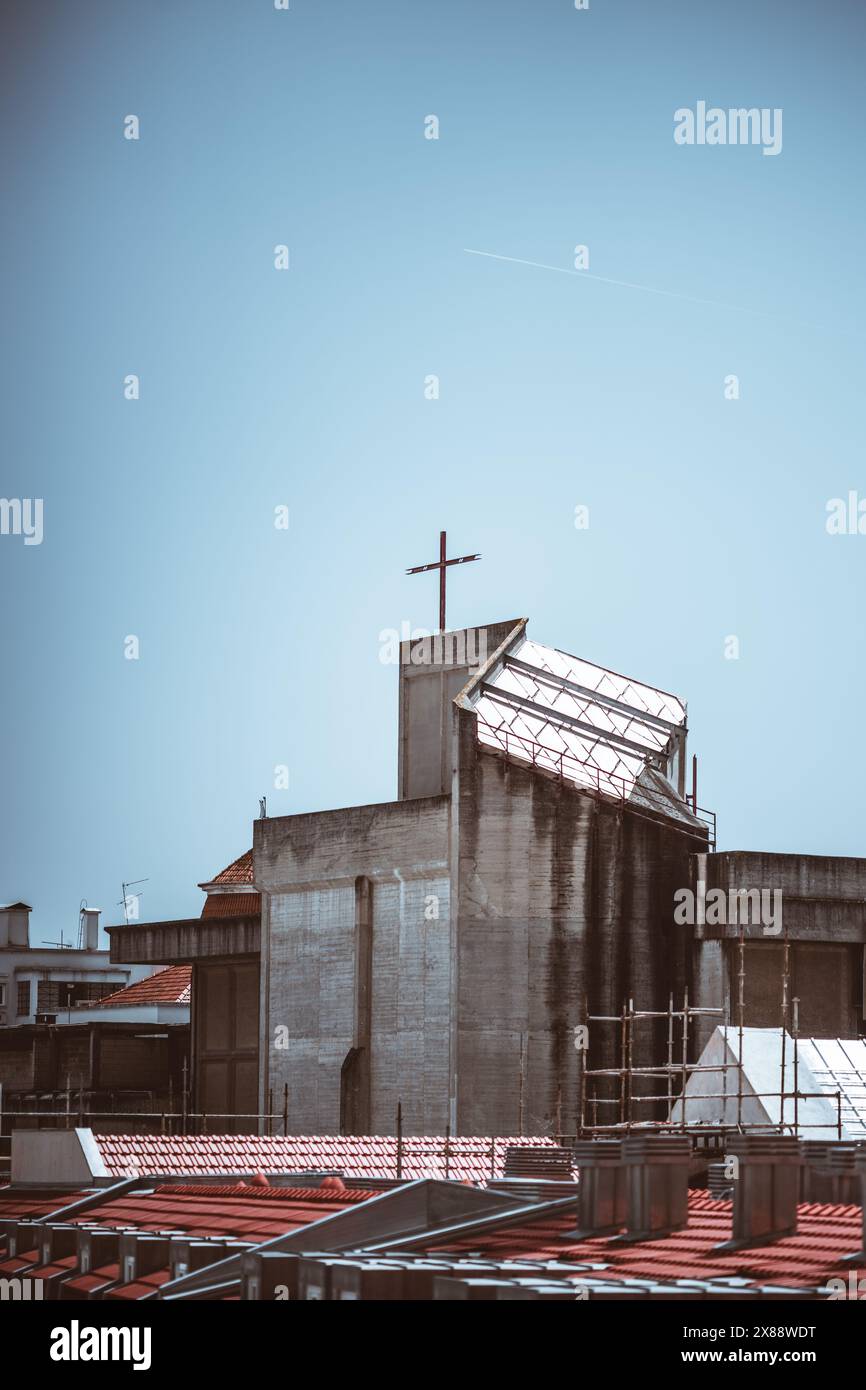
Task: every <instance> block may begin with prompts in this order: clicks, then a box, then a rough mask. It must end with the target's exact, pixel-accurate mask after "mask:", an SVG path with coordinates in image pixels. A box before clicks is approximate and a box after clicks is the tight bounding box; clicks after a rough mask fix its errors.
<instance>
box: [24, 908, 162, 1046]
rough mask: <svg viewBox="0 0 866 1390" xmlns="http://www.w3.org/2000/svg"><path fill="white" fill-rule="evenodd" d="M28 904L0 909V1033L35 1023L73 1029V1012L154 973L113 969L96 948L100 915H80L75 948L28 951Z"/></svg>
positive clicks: (124, 967)
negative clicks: (78, 939)
mask: <svg viewBox="0 0 866 1390" xmlns="http://www.w3.org/2000/svg"><path fill="white" fill-rule="evenodd" d="M30 912H31V908H30V907H29V905H28V904H27V903H22V902H16V903H11V904H9V906H8V907H0V1028H14V1027H16V1026H18V1025H20V1024H22V1023H36V1022H37V1020H43V1021H46V1022H48V1021H50V1022H52V1023H78V1022H80V1020H81V1016H80V1014H77V1013H76V1006H77V1005H78V1004H81V1003H86V1002H88V1001H89V1000H96V999H102V998H104V997H105V995H107V994H110V993H112V991H114V990H120V989H124V988H125V987H126V986H127V985H131V984H133V983H135V981H137V980H142V979H145V978H146V977H147V976H148V975H151V974H152V973H153V967H152V966H150V965H115V964H112V963H111V961H110V959H109V952H108V951H107V950H104V951H103V950H100V948H99V909H98V908H85V909H84V910H83V912H82V914H81V915H82V930H81V932H80V938H81V941H82V944H81V945H80V946H65V945H63V946H59V945H57V946H53V945H52V946H49V945H45V946H31V944H30Z"/></svg>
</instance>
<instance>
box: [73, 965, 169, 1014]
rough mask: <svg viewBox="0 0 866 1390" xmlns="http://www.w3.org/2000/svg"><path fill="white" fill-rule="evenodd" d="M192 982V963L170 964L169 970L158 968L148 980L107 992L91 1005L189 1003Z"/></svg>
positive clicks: (101, 1007)
mask: <svg viewBox="0 0 866 1390" xmlns="http://www.w3.org/2000/svg"><path fill="white" fill-rule="evenodd" d="M191 982H192V966H191V965H170V966H169V967H168V969H167V970H158V971H157V972H156V974H155V975H149V976H148V978H147V979H146V980H138V981H137V982H136V983H135V984H134V985H127V987H126V989H119V990H118V991H117V992H116V993H115V994H107V995H106V996H105V998H104V999H100V1000H99V1001H98V1002H97V1003H95V1004H92V1005H91V1006H90V1007H91V1008H94V1009H121V1008H124V1007H125V1006H126V1005H132V1004H136V1005H141V1004H188V1003H189V991H190V984H191Z"/></svg>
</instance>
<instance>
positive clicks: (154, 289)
mask: <svg viewBox="0 0 866 1390" xmlns="http://www.w3.org/2000/svg"><path fill="white" fill-rule="evenodd" d="M2 25H3V32H2V34H0V39H2V46H3V48H4V51H5V54H6V57H5V66H6V73H5V78H4V82H3V91H2V96H0V107H2V110H0V115H2V128H3V130H4V132H5V135H4V141H3V183H4V188H5V190H6V194H7V197H6V199H5V211H4V213H3V224H2V225H3V237H4V241H5V252H6V254H5V256H4V258H3V262H2V278H3V287H2V288H3V297H4V303H5V305H6V310H5V314H4V317H5V321H6V328H7V333H6V335H5V349H4V363H3V372H2V393H3V423H4V433H5V448H4V451H3V477H2V487H0V491H2V494H3V495H4V496H6V497H21V498H25V497H31V498H36V497H39V498H42V499H44V539H43V542H42V544H41V545H39V546H24V544H23V540H22V538H21V537H20V536H19V537H16V536H0V594H2V597H0V612H2V638H3V653H4V663H3V670H4V679H3V694H2V704H3V714H4V719H3V727H4V729H5V731H6V746H5V756H4V777H3V799H2V805H3V834H2V837H0V898H2V899H4V900H12V899H14V898H18V897H24V898H26V899H27V901H29V902H31V903H32V904H33V905H34V908H35V914H34V928H35V930H34V937H35V938H36V939H41V937H42V936H45V937H51V938H56V934H57V932H58V930H59V929H60V928H61V927H63V928H64V929H65V930H66V931H67V933H68V932H71V931H74V929H75V927H76V925H77V911H78V904H79V901H80V900H81V898H82V897H84V898H86V899H87V900H88V902H89V903H90V904H91V905H95V906H101V907H102V908H103V910H104V918H103V920H104V921H116V920H118V916H119V912H120V909H119V908H118V907H117V906H116V904H117V902H118V900H119V898H120V884H121V881H122V880H123V879H124V878H126V879H139V878H144V877H146V878H147V879H148V882H147V883H146V884H144V885H143V887H144V890H145V896H144V897H143V899H142V903H141V910H142V916H143V917H145V918H149V919H158V918H161V917H171V916H186V915H190V914H195V913H197V912H198V910H199V904H200V894H199V892H198V890H197V888H196V886H195V885H196V883H197V882H198V881H200V880H203V879H206V878H208V877H210V876H211V875H212V874H213V873H215V872H216V871H217V870H218V869H219V868H220V867H222V866H223V865H224V864H225V863H227V862H228V861H229V860H231V859H232V858H234V857H235V856H236V855H237V854H239V853H241V852H242V851H243V850H245V849H247V848H248V847H249V845H250V843H251V821H252V819H253V818H254V816H255V815H256V813H257V809H258V798H259V796H261V795H265V794H266V795H267V797H268V805H269V809H270V811H271V813H272V814H290V813H293V812H297V811H305V810H316V809H322V808H326V807H330V806H341V805H349V804H352V803H358V802H368V801H380V800H388V799H391V798H392V797H393V796H394V794H395V787H396V712H397V705H396V698H397V692H396V670H395V668H394V667H393V666H385V665H382V664H381V663H380V661H379V634H380V632H381V631H382V630H383V629H385V628H388V627H399V625H400V623H401V621H403V620H404V619H405V620H408V621H410V622H411V623H412V624H413V625H416V626H433V625H434V624H435V619H436V580H435V578H434V577H432V576H422V577H417V578H407V577H406V576H405V574H404V570H405V568H406V567H407V566H409V565H412V564H419V563H422V562H424V561H427V560H432V559H434V558H435V554H436V546H437V539H438V533H439V530H440V528H442V527H445V528H447V530H448V534H449V544H450V547H451V552H452V553H457V554H462V553H465V552H467V551H481V552H482V555H483V559H482V561H481V563H480V564H476V565H472V566H468V567H467V568H466V569H464V570H461V571H458V572H457V573H456V574H453V575H452V578H451V583H450V586H449V588H450V591H449V622H450V625H452V626H462V625H467V624H473V623H480V622H487V621H495V620H499V619H503V618H509V617H516V616H527V617H528V618H529V619H530V633H531V635H532V636H534V637H536V638H537V639H538V640H540V641H543V642H547V643H549V644H551V645H554V646H559V647H561V648H563V649H565V650H567V651H571V652H574V653H577V654H579V655H583V656H586V657H587V658H589V659H590V660H593V661H597V662H600V663H603V664H608V665H610V666H612V667H614V668H615V669H616V670H619V671H624V672H627V673H630V674H633V675H635V676H637V677H639V678H641V679H643V680H646V681H649V682H652V683H657V684H659V685H660V686H662V687H664V688H665V689H669V690H672V691H675V692H676V693H678V694H680V695H681V696H683V697H684V698H686V699H687V700H688V703H689V716H690V725H691V730H692V742H691V747H692V749H693V750H694V751H696V752H697V753H698V755H699V758H700V778H701V782H700V799H701V802H702V804H704V805H707V806H710V807H713V808H714V809H715V810H716V811H717V813H718V816H719V824H720V846H721V847H722V848H729V849H734V848H737V849H762V850H768V851H769V850H776V851H784V850H789V851H799V852H806V853H815V854H849V855H862V854H866V843H864V836H863V831H862V829H861V817H860V814H859V811H860V797H859V793H860V788H861V786H862V781H863V763H864V752H863V745H862V739H861V738H859V737H858V732H859V729H858V724H857V722H856V719H857V705H858V700H859V697H860V695H861V691H862V688H863V683H864V666H866V663H864V654H863V632H862V627H863V624H862V611H863V604H862V594H863V575H864V565H866V536H860V535H856V536H830V535H828V534H827V531H826V527H825V517H826V505H827V502H828V500H829V499H831V498H833V497H846V496H847V494H848V492H849V491H851V490H859V495H860V496H862V497H864V498H866V468H864V463H863V425H862V419H861V416H862V405H861V399H862V384H861V383H862V373H863V361H862V357H863V329H862V321H863V317H864V313H863V310H864V305H863V298H864V290H863V275H862V268H861V255H862V252H861V240H862V235H861V229H862V224H863V201H864V193H863V180H862V160H863V145H864V134H866V114H864V112H866V108H864V105H863V102H862V91H861V84H862V53H863V41H864V37H866V34H864V30H866V12H864V11H863V9H862V8H861V7H858V6H853V5H851V4H850V3H847V2H846V3H827V4H824V5H822V6H814V5H812V4H806V3H793V4H792V3H790V0H788V3H772V2H771V3H754V4H752V3H748V4H747V3H732V4H728V5H724V6H722V5H714V6H699V5H695V4H694V3H693V2H692V3H687V2H686V0H682V3H656V4H652V5H647V4H645V3H639V0H631V2H626V3H611V0H591V4H590V9H589V10H588V11H586V12H577V11H575V10H574V8H573V5H572V4H571V3H570V0H535V3H529V2H528V0H526V3H519V2H518V0H504V2H503V3H494V2H493V0H487V3H479V4H467V3H466V0H440V2H439V3H437V4H435V5H427V4H421V3H407V0H391V3H386V0H369V2H368V3H366V4H364V5H358V4H357V3H354V0H318V3H314V0H291V8H290V10H289V11H288V12H281V11H275V10H274V8H273V5H272V3H271V0H236V2H234V0H233V2H232V3H229V0H183V3H180V4H178V3H150V4H147V5H144V4H141V3H140V0H136V2H135V3H133V2H132V0H111V2H110V3H109V0H83V3H82V4H80V5H76V6H69V5H67V4H61V3H55V2H54V0H52V2H50V3H41V4H39V5H32V4H31V5H25V4H23V3H20V4H18V5H12V6H7V7H5V9H4V13H3V19H2ZM699 100H706V101H707V103H708V104H709V105H718V106H720V107H723V108H728V107H740V106H746V107H752V106H754V107H758V108H763V107H769V108H781V109H782V111H783V148H782V151H781V153H780V154H779V155H778V156H776V157H767V156H764V155H763V154H762V151H761V149H760V148H759V147H751V146H749V147H742V146H727V147H715V148H710V147H706V146H704V147H698V146H692V147H682V146H678V145H677V144H675V143H674V140H673V128H674V119H673V116H674V111H675V110H677V109H678V108H680V107H686V106H688V107H695V105H696V103H697V102H698V101H699ZM130 113H132V114H136V115H137V116H138V117H139V120H140V139H139V140H138V141H129V140H125V139H124V138H123V121H124V117H125V116H127V115H128V114H130ZM430 114H435V115H436V116H438V118H439V122H440V130H439V136H440V138H439V139H438V140H435V141H434V140H427V139H425V138H424V118H425V117H426V116H428V115H430ZM278 244H286V245H288V247H289V250H290V269H289V270H288V271H284V272H280V271H277V270H275V269H274V247H275V245H278ZM577 244H584V245H587V246H588V247H589V252H590V265H589V270H590V276H589V277H587V276H585V275H584V276H580V275H574V274H571V275H569V274H558V273H557V272H556V270H549V269H541V268H537V266H553V267H557V268H561V269H563V270H569V269H570V268H572V266H573V256H574V247H575V246H576V245H577ZM467 248H469V249H472V250H481V251H484V252H488V253H490V255H489V256H477V255H470V254H467ZM499 256H502V257H512V258H514V260H498V259H495V258H494V257H499ZM520 261H529V262H534V263H537V265H525V264H519V263H518V262H520ZM595 277H600V278H595ZM581 280H582V283H581ZM611 280H618V281H624V282H628V284H629V285H639V286H644V287H646V290H642V289H636V288H628V287H626V286H623V285H615V284H611V283H609V281H611ZM649 290H653V291H663V292H664V293H650V292H647V291H649ZM706 300H710V301H713V303H711V304H707V303H704V302H699V301H706ZM129 373H135V374H137V375H138V376H139V377H140V383H141V386H140V392H141V394H140V399H139V400H137V401H129V400H126V399H125V398H124V394H123V381H124V378H125V377H126V376H127V374H129ZM433 373H435V374H436V375H438V376H439V378H440V397H439V399H438V400H435V401H430V400H426V399H425V396H424V379H425V377H426V376H427V375H428V374H433ZM729 374H736V375H737V376H738V378H739V382H740V398H739V399H738V400H736V401H729V400H725V398H724V380H725V377H726V376H727V375H729ZM578 504H584V505H587V506H588V507H589V508H590V526H589V529H588V530H586V531H577V530H576V529H575V527H574V524H573V518H574V508H575V506H576V505H578ZM279 505H286V506H288V508H289V509H290V518H291V520H290V526H289V529H288V531H278V530H276V529H275V527H274V524H273V520H274V508H275V507H276V506H279ZM130 634H133V635H135V636H137V637H138V639H139V641H140V659H139V660H138V661H128V660H126V659H125V658H124V639H125V638H126V637H127V636H128V635H130ZM732 634H733V635H736V636H737V637H738V638H739V642H740V657H739V660H736V661H731V660H726V659H725V656H724V642H725V638H726V637H727V636H729V635H732ZM278 764H285V765H287V766H288V768H289V777H290V784H289V788H288V790H286V791H278V790H276V789H275V788H274V768H275V766H276V765H278Z"/></svg>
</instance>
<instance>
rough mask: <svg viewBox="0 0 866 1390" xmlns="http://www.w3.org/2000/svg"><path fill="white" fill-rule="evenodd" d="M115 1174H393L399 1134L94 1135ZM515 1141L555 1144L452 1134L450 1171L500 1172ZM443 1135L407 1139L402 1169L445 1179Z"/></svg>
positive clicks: (455, 1174) (471, 1176) (459, 1174)
mask: <svg viewBox="0 0 866 1390" xmlns="http://www.w3.org/2000/svg"><path fill="white" fill-rule="evenodd" d="M93 1137H94V1139H95V1141H96V1143H97V1145H98V1146H99V1152H100V1154H101V1156H102V1159H103V1162H104V1163H105V1165H106V1167H107V1169H108V1171H109V1173H110V1174H111V1175H112V1176H113V1177H118V1178H120V1177H137V1176H138V1175H139V1174H165V1175H166V1176H168V1175H171V1174H179V1175H182V1174H186V1173H189V1174H190V1175H193V1174H208V1173H291V1172H293V1171H294V1172H321V1171H323V1170H324V1171H328V1170H332V1171H333V1170H337V1171H338V1172H341V1173H343V1174H345V1176H346V1177H351V1178H360V1179H363V1178H395V1177H396V1176H397V1140H396V1139H395V1138H393V1137H391V1136H389V1135H339V1134H327V1135H300V1134H298V1135H295V1134H290V1135H285V1136H284V1135H274V1136H266V1135H252V1134H247V1135H234V1134H222V1135H220V1134H211V1135H207V1136H202V1137H199V1138H192V1137H190V1136H182V1135H155V1136H146V1135H136V1134H95V1135H94V1136H93ZM510 1144H521V1145H523V1146H529V1145H533V1146H534V1145H537V1146H553V1147H555V1145H554V1144H553V1140H552V1139H546V1138H532V1139H527V1138H522V1139H514V1138H501V1139H499V1138H498V1139H490V1138H483V1137H481V1138H477V1139H471V1138H452V1139H450V1140H449V1141H448V1151H449V1159H448V1173H447V1176H448V1177H450V1178H454V1179H456V1180H458V1181H460V1180H463V1181H465V1180H467V1179H468V1180H470V1181H472V1182H482V1183H483V1182H487V1181H488V1180H489V1179H490V1178H492V1177H497V1178H499V1177H502V1175H503V1172H504V1169H505V1152H506V1149H507V1148H508V1146H509V1145H510ZM444 1151H445V1139H444V1137H443V1136H442V1135H435V1136H428V1137H426V1138H423V1137H413V1138H408V1139H404V1140H403V1146H402V1166H401V1176H402V1177H403V1178H404V1179H406V1180H407V1181H408V1180H410V1179H415V1178H444V1177H445V1176H446V1171H445V1169H446V1163H445V1157H444Z"/></svg>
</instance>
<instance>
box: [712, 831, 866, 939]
mask: <svg viewBox="0 0 866 1390" xmlns="http://www.w3.org/2000/svg"><path fill="white" fill-rule="evenodd" d="M697 867H698V866H697V862H696V863H695V865H694V866H693V873H696V872H697ZM706 883H707V892H709V891H710V890H711V889H712V888H722V889H724V890H725V891H726V892H728V891H729V890H730V889H750V888H760V889H764V888H765V889H769V890H770V891H771V892H773V891H775V890H779V891H780V892H781V895H782V911H783V922H784V928H785V931H786V933H787V935H788V938H789V940H791V941H794V940H802V941H828V940H832V941H856V942H864V941H866V859H850V858H839V859H835V858H833V857H832V856H830V855H818V854H760V853H756V854H752V853H748V852H745V851H741V850H737V851H731V852H726V853H723V854H708V855H706ZM702 934H703V935H705V936H707V937H711V936H720V935H728V936H734V937H735V936H737V934H738V928H737V926H736V925H735V926H728V928H727V930H726V931H724V930H719V929H715V930H714V929H711V928H705V929H704V931H703V933H702Z"/></svg>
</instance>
